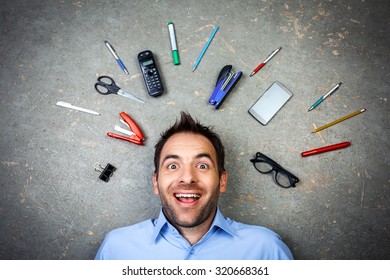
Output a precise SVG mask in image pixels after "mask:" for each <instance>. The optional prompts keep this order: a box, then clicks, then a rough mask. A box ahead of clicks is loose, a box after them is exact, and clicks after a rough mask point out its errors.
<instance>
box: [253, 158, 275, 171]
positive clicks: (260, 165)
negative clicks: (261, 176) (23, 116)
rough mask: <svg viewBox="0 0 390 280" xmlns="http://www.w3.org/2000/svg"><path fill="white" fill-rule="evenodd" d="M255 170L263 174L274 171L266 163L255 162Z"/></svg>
mask: <svg viewBox="0 0 390 280" xmlns="http://www.w3.org/2000/svg"><path fill="white" fill-rule="evenodd" d="M255 168H256V169H257V170H258V171H259V172H261V173H269V172H271V171H272V169H273V167H272V165H271V164H269V163H267V162H264V161H259V162H255Z"/></svg>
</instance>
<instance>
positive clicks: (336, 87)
mask: <svg viewBox="0 0 390 280" xmlns="http://www.w3.org/2000/svg"><path fill="white" fill-rule="evenodd" d="M341 84H342V83H338V84H337V85H335V86H334V88H332V89H331V90H330V91H328V93H327V94H325V95H324V96H322V97H321V98H320V99H318V100H317V101H316V102H315V103H314V104H313V105H311V107H310V108H309V112H310V111H311V110H313V109H314V108H315V107H317V106H318V105H320V103H321V102H322V101H324V100H325V98H327V97H329V96H331V95H332V94H333V93H334V92H335V91H336V90H338V88H339V87H340V86H341Z"/></svg>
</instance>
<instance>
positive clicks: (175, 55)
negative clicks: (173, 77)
mask: <svg viewBox="0 0 390 280" xmlns="http://www.w3.org/2000/svg"><path fill="white" fill-rule="evenodd" d="M172 56H173V63H174V64H175V65H179V64H180V59H179V52H178V51H176V50H175V51H172Z"/></svg>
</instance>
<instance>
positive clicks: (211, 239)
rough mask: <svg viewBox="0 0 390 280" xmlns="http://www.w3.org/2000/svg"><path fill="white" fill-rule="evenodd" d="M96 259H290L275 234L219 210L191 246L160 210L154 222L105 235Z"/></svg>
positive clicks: (148, 221)
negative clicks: (239, 221) (230, 217)
mask: <svg viewBox="0 0 390 280" xmlns="http://www.w3.org/2000/svg"><path fill="white" fill-rule="evenodd" d="M95 259H96V260H102V259H110V260H225V259H230V260H278V259H293V256H292V254H291V251H290V249H289V248H288V247H287V246H286V244H284V243H283V241H282V240H281V238H280V237H279V235H277V234H276V233H275V232H273V231H271V230H269V229H267V228H264V227H260V226H253V225H247V224H242V223H238V222H236V221H233V220H231V219H229V218H225V217H224V216H223V215H222V214H221V212H220V211H219V209H218V210H217V214H216V216H215V218H214V221H213V223H212V225H211V227H210V229H209V231H208V232H207V233H206V234H205V235H204V236H203V237H202V239H200V240H199V241H198V242H197V243H196V244H194V245H191V244H190V243H189V242H188V241H187V240H186V239H185V238H184V237H183V236H181V235H180V233H179V232H178V231H177V230H176V229H175V228H174V227H173V226H172V225H171V224H170V223H169V222H168V221H167V219H166V218H165V215H164V214H163V212H162V211H160V215H159V217H158V219H150V220H146V221H143V222H140V223H138V224H135V225H132V226H127V227H122V228H118V229H115V230H113V231H111V232H110V233H108V234H107V236H106V238H105V239H104V241H103V243H102V245H101V246H100V248H99V250H98V252H97V254H96V257H95Z"/></svg>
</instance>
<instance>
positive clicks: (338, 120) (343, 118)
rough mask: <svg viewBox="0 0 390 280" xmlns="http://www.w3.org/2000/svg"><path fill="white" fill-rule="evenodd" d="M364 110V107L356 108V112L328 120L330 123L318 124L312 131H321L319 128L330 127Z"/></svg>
mask: <svg viewBox="0 0 390 280" xmlns="http://www.w3.org/2000/svg"><path fill="white" fill-rule="evenodd" d="M365 111H366V108H361V109H360V110H358V111H356V112H353V113H351V114H349V115H346V116H344V117H342V118H339V119H337V120H335V121H333V122H330V123H328V124H326V125H323V126H320V127H318V128H316V129H315V130H313V131H312V132H313V133H316V132H318V131H321V130H323V129H325V128H328V127H330V126H332V125H335V124H338V123H339V122H342V121H345V120H347V119H349V118H352V117H354V116H356V115H359V114H360V113H363V112H365Z"/></svg>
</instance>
